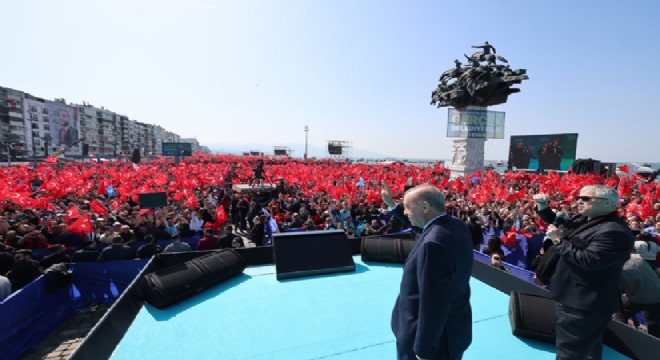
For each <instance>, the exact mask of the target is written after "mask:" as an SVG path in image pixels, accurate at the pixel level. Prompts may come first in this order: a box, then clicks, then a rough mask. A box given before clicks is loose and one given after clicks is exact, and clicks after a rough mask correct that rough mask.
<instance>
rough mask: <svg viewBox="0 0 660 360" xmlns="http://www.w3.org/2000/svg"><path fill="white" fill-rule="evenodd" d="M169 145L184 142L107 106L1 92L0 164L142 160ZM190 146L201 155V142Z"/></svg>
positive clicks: (4, 89) (17, 92) (167, 132)
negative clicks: (62, 158) (55, 158)
mask: <svg viewBox="0 0 660 360" xmlns="http://www.w3.org/2000/svg"><path fill="white" fill-rule="evenodd" d="M164 142H181V137H180V136H179V135H178V134H175V133H173V132H171V131H167V130H166V129H164V128H163V127H161V126H159V125H152V124H145V123H142V122H138V121H135V120H131V119H129V117H128V116H127V115H121V114H117V113H115V112H113V111H110V110H108V109H105V108H104V107H100V108H98V107H95V106H92V105H90V104H88V103H83V104H82V105H79V104H67V103H66V101H65V100H64V99H55V101H50V100H45V99H42V98H39V97H36V96H33V95H30V94H28V93H24V92H22V91H19V90H14V89H10V88H4V87H0V162H4V161H6V160H7V159H8V155H11V156H12V159H14V160H16V159H22V158H32V157H37V158H40V157H45V156H49V155H60V154H63V155H66V156H70V157H74V158H75V157H82V156H87V155H95V156H99V157H115V156H121V155H131V154H132V153H133V150H134V149H138V150H139V151H140V153H141V154H143V155H161V154H162V144H163V143H164ZM185 142H191V143H193V144H194V145H193V149H194V150H193V151H200V149H201V147H200V146H199V143H198V142H197V139H194V138H193V139H186V141H185ZM84 149H86V150H87V153H86V154H83V150H84Z"/></svg>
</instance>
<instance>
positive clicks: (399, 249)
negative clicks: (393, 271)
mask: <svg viewBox="0 0 660 360" xmlns="http://www.w3.org/2000/svg"><path fill="white" fill-rule="evenodd" d="M414 245H415V240H414V239H399V238H393V237H379V236H376V237H365V238H362V243H361V246H360V253H361V254H362V261H364V262H370V261H376V262H390V263H397V264H403V263H404V262H406V258H407V257H408V254H410V251H412V248H413V246H414Z"/></svg>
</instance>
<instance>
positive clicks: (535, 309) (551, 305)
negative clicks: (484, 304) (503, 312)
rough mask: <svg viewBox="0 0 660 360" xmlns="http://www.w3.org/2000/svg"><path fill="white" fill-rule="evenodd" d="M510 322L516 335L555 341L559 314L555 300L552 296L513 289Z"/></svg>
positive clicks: (510, 302) (552, 342)
mask: <svg viewBox="0 0 660 360" xmlns="http://www.w3.org/2000/svg"><path fill="white" fill-rule="evenodd" d="M509 322H511V331H512V332H513V335H515V336H520V337H524V338H529V339H534V340H539V341H543V342H547V343H550V344H554V343H555V331H556V325H557V316H556V315H555V302H554V300H552V299H550V298H547V297H544V296H539V295H534V294H528V293H523V292H519V291H515V290H514V291H512V292H511V297H510V298H509Z"/></svg>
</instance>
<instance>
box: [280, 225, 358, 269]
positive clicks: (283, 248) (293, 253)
mask: <svg viewBox="0 0 660 360" xmlns="http://www.w3.org/2000/svg"><path fill="white" fill-rule="evenodd" d="M273 258H274V261H275V272H276V276H277V280H282V279H290V278H296V277H302V276H312V275H321V274H332V273H337V272H348V271H355V262H353V256H352V255H351V249H350V247H349V246H348V239H347V238H346V234H345V233H344V231H343V230H321V231H307V232H294V233H278V234H273Z"/></svg>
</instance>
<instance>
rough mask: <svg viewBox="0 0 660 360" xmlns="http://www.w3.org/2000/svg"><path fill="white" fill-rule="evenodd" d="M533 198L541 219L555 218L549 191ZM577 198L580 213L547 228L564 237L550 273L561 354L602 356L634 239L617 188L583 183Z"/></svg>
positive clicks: (553, 236) (553, 235)
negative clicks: (621, 212)
mask: <svg viewBox="0 0 660 360" xmlns="http://www.w3.org/2000/svg"><path fill="white" fill-rule="evenodd" d="M534 199H535V200H536V202H537V206H538V213H539V216H540V217H541V219H543V221H545V222H547V223H549V224H552V223H554V222H555V219H556V215H555V213H554V212H553V211H552V210H551V209H550V208H549V207H548V201H549V196H548V195H547V194H536V195H534ZM576 199H577V204H578V214H577V215H575V216H573V217H571V218H569V219H568V220H564V221H562V224H561V225H559V226H558V227H557V226H555V225H549V226H548V230H547V237H548V238H550V239H552V240H553V241H558V240H561V243H559V244H558V245H555V246H554V249H555V251H554V252H555V254H557V255H555V256H558V261H557V267H556V270H555V273H554V275H553V276H552V277H551V278H550V294H551V295H552V298H553V299H554V300H555V302H556V313H557V333H556V345H557V359H600V358H602V352H603V333H604V332H605V329H606V328H607V324H609V322H610V319H611V317H612V313H614V312H616V311H617V310H618V309H619V307H620V303H619V278H620V276H621V270H622V268H623V264H624V263H625V262H626V260H628V258H629V257H630V252H631V251H632V248H633V241H634V238H633V235H632V232H631V231H630V229H629V228H628V226H627V225H626V223H625V221H624V220H623V219H621V218H619V217H618V216H617V213H616V206H617V203H618V200H619V196H618V194H617V191H616V190H615V189H613V188H611V187H609V186H605V185H589V186H585V187H583V188H582V189H581V190H580V196H577V197H576Z"/></svg>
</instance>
